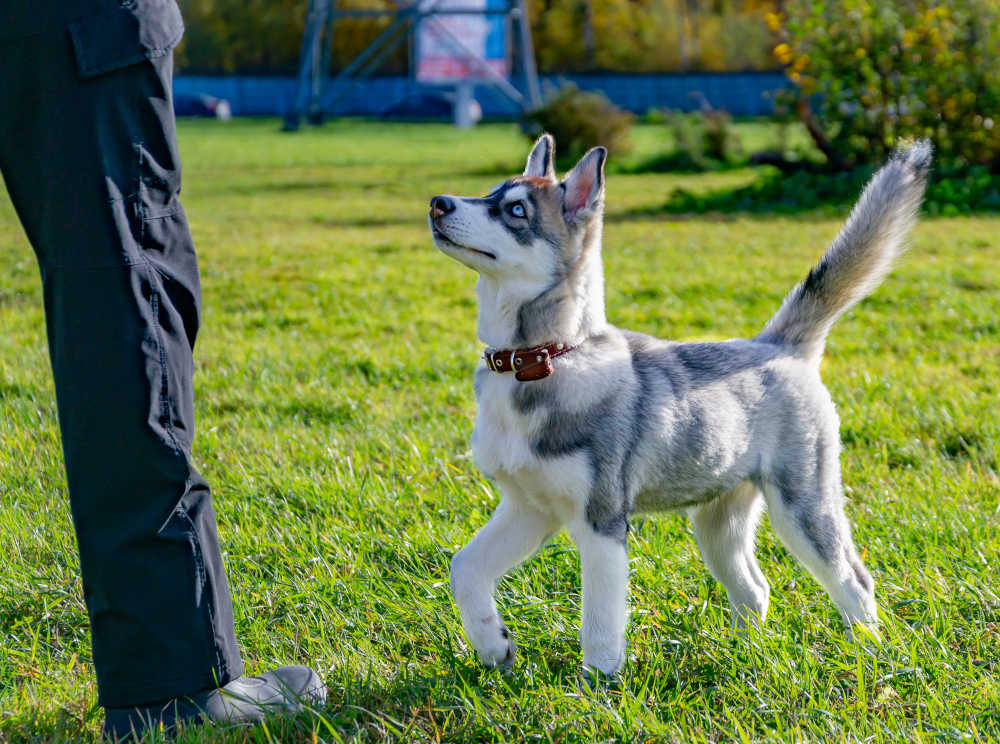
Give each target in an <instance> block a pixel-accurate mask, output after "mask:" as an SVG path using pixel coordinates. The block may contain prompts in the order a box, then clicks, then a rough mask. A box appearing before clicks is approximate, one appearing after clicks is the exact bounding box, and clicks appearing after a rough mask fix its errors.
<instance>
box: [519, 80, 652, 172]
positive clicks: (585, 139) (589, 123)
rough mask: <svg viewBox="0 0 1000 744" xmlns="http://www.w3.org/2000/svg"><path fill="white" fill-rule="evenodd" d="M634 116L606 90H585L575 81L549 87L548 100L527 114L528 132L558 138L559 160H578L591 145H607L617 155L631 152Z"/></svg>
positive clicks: (531, 134) (530, 134) (534, 135)
mask: <svg viewBox="0 0 1000 744" xmlns="http://www.w3.org/2000/svg"><path fill="white" fill-rule="evenodd" d="M633 118H634V117H633V116H632V114H630V113H629V112H627V111H623V110H622V109H620V108H618V107H617V106H615V105H614V104H613V103H611V101H609V100H608V98H607V96H605V95H604V94H603V93H597V92H589V91H582V90H580V89H579V88H577V87H576V86H575V85H573V84H572V83H567V84H565V85H562V86H561V87H559V88H554V89H550V90H549V91H548V95H547V96H546V101H545V104H544V105H543V106H542V107H541V108H538V109H536V110H535V111H532V112H531V113H529V114H528V115H527V116H526V119H527V121H528V122H529V125H528V126H527V127H525V134H527V135H528V136H529V137H531V138H532V139H533V138H535V137H536V136H538V135H539V134H540V133H541V132H548V133H549V134H551V135H552V136H553V137H555V138H556V148H557V149H556V152H557V153H558V155H559V161H560V163H566V162H569V161H573V160H576V159H577V158H578V157H580V156H581V155H583V153H585V152H586V151H587V150H589V149H590V148H591V147H596V146H597V145H604V146H605V147H607V148H608V151H609V152H610V153H612V154H615V155H620V154H622V153H625V152H628V151H629V149H630V145H629V139H628V137H629V132H630V131H631V129H632V121H633Z"/></svg>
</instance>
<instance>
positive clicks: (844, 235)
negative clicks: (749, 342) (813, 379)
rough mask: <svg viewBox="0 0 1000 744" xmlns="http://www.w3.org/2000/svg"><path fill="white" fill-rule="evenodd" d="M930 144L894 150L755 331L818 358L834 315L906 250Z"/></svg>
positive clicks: (865, 291) (869, 289)
mask: <svg viewBox="0 0 1000 744" xmlns="http://www.w3.org/2000/svg"><path fill="white" fill-rule="evenodd" d="M932 154H933V150H932V148H931V144H930V142H928V141H927V140H921V141H919V142H917V143H915V144H913V145H911V146H909V147H908V148H905V149H904V148H901V149H899V150H897V151H896V153H895V154H894V156H893V157H892V159H891V160H890V161H889V162H888V163H887V164H886V165H885V166H884V167H883V168H882V169H881V170H880V171H879V172H878V173H877V174H875V177H874V178H872V180H871V181H870V182H869V184H868V186H867V187H866V188H865V190H864V192H863V193H862V194H861V198H860V199H859V200H858V203H857V205H855V207H854V209H853V210H852V211H851V215H850V217H848V219H847V224H846V225H845V226H844V229H843V230H842V231H841V232H840V234H839V235H838V236H837V237H836V239H835V240H834V241H833V244H832V245H831V246H830V248H829V249H828V250H827V252H826V253H825V254H824V255H823V257H822V259H820V262H819V263H818V264H817V265H816V266H815V268H813V270H812V271H810V272H809V276H807V277H806V280H805V281H804V282H801V283H800V284H798V285H797V286H796V287H795V288H794V289H792V291H791V292H789V293H788V295H787V296H786V297H785V300H784V302H783V303H782V304H781V307H780V308H779V309H778V312H777V313H775V315H774V317H772V318H771V320H770V321H768V323H767V325H766V326H765V327H764V330H763V331H762V332H761V334H760V335H759V336H758V337H757V338H758V340H760V341H765V342H769V343H776V344H780V345H784V346H787V347H790V348H791V349H792V350H793V351H794V353H796V354H797V355H799V356H802V357H805V358H808V359H814V360H816V361H819V358H820V356H821V355H822V353H823V346H824V344H825V342H826V336H827V334H828V333H829V332H830V328H831V327H832V326H833V324H834V323H835V322H836V320H837V318H839V317H840V316H841V315H843V314H844V313H845V312H847V311H848V310H849V309H850V308H851V307H852V306H853V305H855V304H856V303H858V302H859V301H861V300H862V299H864V298H865V297H866V296H867V295H868V294H869V293H870V292H872V290H874V289H875V287H877V286H878V285H879V284H880V283H881V281H882V279H883V278H885V275H886V274H887V273H888V272H889V270H890V269H891V268H892V263H893V261H894V260H895V259H896V257H897V256H899V255H900V254H901V253H902V252H903V250H904V243H903V239H904V238H905V237H906V233H907V232H908V231H909V229H910V227H912V225H913V222H914V220H915V219H916V215H917V210H918V209H919V208H920V203H921V201H922V200H923V194H924V187H925V186H926V183H927V174H928V171H929V170H930V164H931V156H932Z"/></svg>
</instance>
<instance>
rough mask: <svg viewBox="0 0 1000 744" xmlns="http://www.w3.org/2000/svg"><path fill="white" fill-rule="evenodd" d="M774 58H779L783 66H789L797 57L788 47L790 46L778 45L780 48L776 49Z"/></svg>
mask: <svg viewBox="0 0 1000 744" xmlns="http://www.w3.org/2000/svg"><path fill="white" fill-rule="evenodd" d="M774 56H775V57H777V58H778V60H779V61H780V62H781V64H783V65H787V64H789V63H790V62H791V61H792V60H793V59H794V58H795V55H794V54H793V53H792V48H791V47H790V46H788V44H784V43H782V44H778V46H776V47H775V48H774Z"/></svg>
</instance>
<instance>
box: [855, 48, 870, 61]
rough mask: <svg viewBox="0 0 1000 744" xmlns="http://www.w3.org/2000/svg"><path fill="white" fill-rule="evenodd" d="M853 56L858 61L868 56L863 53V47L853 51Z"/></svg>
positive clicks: (866, 53)
mask: <svg viewBox="0 0 1000 744" xmlns="http://www.w3.org/2000/svg"><path fill="white" fill-rule="evenodd" d="M854 56H855V57H857V58H858V59H864V58H865V57H867V56H868V52H867V51H865V48H864V47H858V48H857V49H855V50H854Z"/></svg>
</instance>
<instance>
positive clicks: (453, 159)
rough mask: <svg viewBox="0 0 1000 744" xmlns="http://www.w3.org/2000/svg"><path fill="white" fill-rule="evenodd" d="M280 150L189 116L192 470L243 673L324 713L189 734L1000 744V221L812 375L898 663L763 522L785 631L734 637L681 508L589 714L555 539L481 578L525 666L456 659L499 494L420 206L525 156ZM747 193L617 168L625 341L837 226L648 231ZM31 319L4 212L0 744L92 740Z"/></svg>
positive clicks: (612, 289) (852, 323) (719, 182)
mask: <svg viewBox="0 0 1000 744" xmlns="http://www.w3.org/2000/svg"><path fill="white" fill-rule="evenodd" d="M755 126H756V125H755ZM277 128H278V124H277V122H275V121H234V122H230V123H228V124H224V125H222V124H218V123H215V122H182V124H181V126H180V140H181V149H182V155H183V159H184V163H185V168H186V171H185V189H184V201H185V205H186V208H187V211H188V214H189V217H190V220H191V224H192V229H193V232H194V235H195V239H196V242H197V244H198V247H199V251H200V257H201V266H202V275H203V282H204V298H205V312H204V326H203V330H202V333H201V334H200V335H199V342H198V343H199V346H198V349H197V354H196V358H197V368H198V371H197V377H196V387H197V411H198V416H199V422H198V423H199V433H198V438H197V440H196V446H195V453H194V456H195V460H196V462H197V464H198V466H199V468H200V469H201V470H202V471H203V472H204V473H205V475H206V476H207V477H208V479H209V481H210V482H211V483H212V484H213V487H214V493H215V496H216V510H217V512H218V514H219V519H220V527H221V537H222V543H223V547H224V550H225V552H226V559H227V563H228V567H229V571H230V580H231V584H232V589H233V595H234V600H235V606H236V623H237V630H238V633H239V636H240V638H241V639H242V644H243V648H244V650H245V655H246V658H247V663H248V668H249V669H250V670H251V671H255V670H263V669H265V668H268V667H271V666H274V665H276V664H279V663H285V662H290V661H300V662H307V663H310V664H313V665H314V666H315V667H316V668H318V669H319V670H320V671H321V672H322V674H323V675H324V677H325V679H326V681H327V683H328V685H329V690H330V704H329V706H328V707H327V709H326V710H325V711H323V715H322V717H321V718H318V719H311V718H308V717H306V718H302V719H299V720H294V721H291V722H284V723H274V724H272V725H270V726H269V727H268V728H258V729H253V730H250V731H241V732H233V731H228V732H227V731H212V732H199V731H196V730H190V731H188V732H186V733H185V734H184V735H183V736H182V741H184V742H195V741H212V742H263V741H301V742H308V741H313V740H317V741H330V742H332V741H360V742H382V741H388V742H402V741H439V740H440V741H448V742H459V741H463V742H472V741H477V742H478V741H566V742H594V741H628V742H636V741H677V742H697V741H713V742H715V741H739V742H749V741H771V740H781V741H814V742H825V741H834V740H845V741H859V742H860V741H865V742H891V741H899V740H904V739H905V740H913V741H938V740H941V741H951V740H956V741H970V742H986V741H995V740H997V737H1000V683H998V676H1000V595H998V593H1000V589H998V586H1000V536H998V531H1000V514H998V496H1000V485H998V478H997V472H998V469H1000V424H998V408H1000V405H998V404H1000V394H998V393H1000V391H998V386H1000V268H998V267H1000V263H998V248H1000V238H998V237H997V236H998V235H1000V218H998V217H996V216H990V217H962V218H949V219H945V218H935V219H925V220H923V221H922V222H921V223H920V225H919V226H918V227H917V229H916V231H915V234H914V236H913V241H912V249H911V251H910V253H909V254H908V255H907V256H906V258H905V259H904V260H903V261H902V263H901V265H900V266H899V268H898V269H897V270H896V271H895V272H894V273H893V274H892V275H891V276H890V277H889V279H888V280H887V281H886V283H885V284H884V285H883V286H882V287H881V288H880V289H879V290H878V292H877V293H876V294H875V295H874V297H872V298H871V299H869V300H867V301H866V302H865V303H863V304H862V305H861V306H859V307H858V308H857V309H855V310H854V311H853V312H851V313H850V314H849V315H848V316H847V317H846V318H844V319H843V320H842V321H841V322H840V323H839V324H838V325H837V327H836V329H835V330H834V332H833V334H832V337H831V339H830V343H829V347H828V350H827V355H826V360H825V361H824V363H823V375H824V378H825V380H826V381H827V384H828V385H829V387H830V389H831V391H832V394H833V397H834V399H835V400H836V402H837V404H838V406H839V410H840V414H841V418H842V423H843V435H844V442H845V448H844V454H843V468H844V480H845V483H846V484H847V485H848V488H849V496H850V503H849V505H848V512H849V515H850V517H851V519H852V520H853V521H854V523H855V524H856V537H857V541H858V544H859V546H861V547H863V550H864V556H865V560H866V561H867V564H868V566H869V567H870V569H871V571H872V573H873V575H874V577H875V580H876V583H877V590H876V591H877V596H878V601H879V605H880V611H881V614H882V617H883V618H884V635H885V640H884V643H883V644H882V645H881V646H879V647H878V648H875V649H871V650H869V649H865V648H864V647H862V646H860V645H857V644H854V643H852V642H850V641H848V640H847V639H846V638H845V636H844V633H843V631H842V629H841V627H840V622H839V619H838V618H837V616H836V613H835V611H834V609H833V606H832V604H831V603H830V601H829V599H828V598H827V596H826V595H825V594H824V592H823V591H822V589H821V588H820V587H819V586H818V585H817V584H816V583H815V582H814V581H813V580H812V579H811V578H809V577H808V576H807V575H806V574H805V573H804V572H803V570H802V569H801V568H800V567H799V566H798V565H797V564H796V563H795V562H794V560H793V559H792V558H791V557H790V556H789V555H788V554H787V553H786V552H785V550H784V549H783V548H782V547H781V546H780V545H779V544H777V543H776V542H775V540H774V538H773V535H772V532H771V530H770V528H769V527H767V526H766V525H765V526H764V527H763V528H762V530H761V533H760V540H759V543H760V548H759V554H760V559H761V564H762V568H763V570H764V572H765V574H767V576H768V578H769V579H770V582H771V585H772V589H773V593H772V603H771V608H772V609H771V616H770V618H769V622H768V625H767V627H766V628H765V629H764V630H763V631H760V632H756V631H755V632H751V633H750V634H749V635H748V636H746V637H740V636H736V635H734V634H733V633H732V632H731V631H730V630H729V628H728V622H729V609H728V603H727V601H726V596H725V591H724V590H723V589H722V587H720V586H719V585H717V584H716V583H715V582H714V581H713V580H712V579H711V578H710V577H709V575H708V573H707V571H706V570H705V568H704V567H703V566H702V564H701V562H700V560H699V558H698V556H697V551H696V548H695V545H694V540H693V538H692V536H691V534H690V529H689V527H688V525H687V522H686V520H685V519H683V518H682V517H680V516H672V515H667V516H663V517H659V518H656V519H640V520H637V523H636V529H635V533H634V535H633V537H632V540H631V552H630V555H631V562H632V569H633V578H632V589H631V603H632V608H633V610H632V621H631V624H630V626H629V631H628V640H629V657H628V661H627V664H626V666H625V673H624V679H623V681H622V684H621V689H620V690H619V691H614V690H611V691H603V692H599V693H597V694H594V695H584V694H581V693H580V691H579V688H578V683H577V673H578V668H579V665H580V651H579V646H578V642H577V639H576V634H577V627H578V616H579V609H580V590H579V577H578V565H577V563H578V561H577V557H576V554H575V552H574V550H573V547H572V544H571V542H570V541H569V540H568V539H567V538H566V537H565V536H560V537H558V538H556V540H555V541H554V542H552V543H551V544H550V545H549V546H548V547H546V548H545V549H544V550H543V551H542V553H541V555H539V556H538V557H537V558H535V559H534V560H532V561H530V562H529V563H527V564H526V565H525V566H523V567H522V568H520V569H518V570H516V571H515V572H513V573H512V574H511V575H510V576H509V577H508V578H507V579H506V580H504V581H503V582H502V583H501V585H500V587H499V591H498V601H499V604H500V606H501V608H502V610H503V611H504V613H505V615H506V618H507V621H508V624H509V626H510V628H511V631H512V632H513V634H514V635H515V637H516V638H517V641H518V644H519V646H520V655H519V658H518V661H517V664H516V666H515V669H514V670H513V672H512V673H510V674H508V675H503V674H499V673H496V672H490V671H486V670H484V669H482V668H481V667H480V666H479V665H478V664H477V662H476V661H475V659H474V655H473V653H472V652H471V651H470V650H469V648H468V646H467V643H466V641H465V638H464V636H463V634H462V630H461V627H460V625H459V622H458V620H457V616H456V613H455V610H454V607H453V604H452V602H451V598H450V595H449V590H448V584H447V573H448V562H449V559H450V557H451V555H452V554H453V553H454V552H455V551H456V550H457V549H459V548H460V547H461V546H462V545H463V544H464V543H465V542H466V541H468V540H469V538H470V537H471V536H472V535H473V533H474V532H475V530H476V529H477V528H479V527H480V526H481V525H482V524H483V523H484V522H485V520H486V518H487V516H488V514H489V513H490V511H491V509H492V508H493V507H494V506H495V505H496V503H497V493H496V490H495V489H494V488H493V487H492V486H491V485H490V484H489V483H488V482H487V481H486V480H484V479H483V478H482V477H481V476H480V475H479V474H478V472H477V471H476V469H475V467H474V465H473V463H472V461H471V459H470V456H469V435H470V432H471V428H472V420H473V413H474V401H473V395H472V370H473V367H474V365H475V363H476V357H477V354H478V353H479V350H480V345H479V343H478V342H477V341H476V338H475V312H476V311H475V303H474V293H473V275H472V274H471V272H469V271H468V270H466V269H463V268H462V267H460V266H459V265H457V264H456V263H455V262H453V261H451V260H449V259H447V258H445V257H444V256H443V255H441V254H439V253H438V252H437V251H435V250H434V248H433V246H432V245H431V242H430V240H429V237H428V234H427V229H426V222H425V214H426V208H427V200H428V197H429V196H430V195H433V194H435V193H440V192H450V193H483V192H486V191H487V190H488V189H489V188H490V187H491V186H492V185H493V184H495V183H496V182H497V181H498V180H500V178H501V176H500V175H499V174H501V173H503V174H508V173H510V172H513V171H515V170H519V169H520V167H521V164H522V163H523V158H524V156H525V155H526V149H527V143H526V142H525V141H524V140H523V139H521V138H520V136H519V135H518V134H517V132H516V130H515V128H514V127H513V125H487V126H482V127H479V128H477V129H476V130H474V131H471V132H464V133H463V132H458V131H455V130H453V129H451V128H449V127H447V126H443V125H393V124H382V123H369V122H336V123H331V124H328V125H326V126H325V127H324V128H322V129H321V130H318V131H316V130H313V131H303V132H301V133H299V134H297V135H294V136H288V135H281V134H279V133H278V132H277ZM638 140H639V143H640V145H641V146H643V147H650V148H652V147H653V146H654V143H655V133H651V132H650V131H649V130H647V129H644V128H642V127H640V131H639V137H638ZM643 143H646V144H643ZM754 177H755V174H754V172H753V171H752V170H749V169H741V170H734V171H726V172H720V173H711V174H702V175H683V176H675V175H669V174H649V175H626V174H616V173H612V174H611V175H610V178H609V182H608V198H607V201H608V224H607V227H606V230H605V263H606V269H607V274H608V315H609V317H610V318H611V319H612V321H613V322H615V323H617V324H618V325H622V326H625V327H629V328H633V329H636V330H641V331H646V332H649V333H653V334H657V335H659V336H666V337H672V338H678V339H721V338H727V337H730V336H737V335H744V336H745V335H749V334H753V333H755V332H756V331H758V330H759V329H760V328H761V326H762V325H763V324H764V322H765V321H766V320H767V318H768V317H769V316H770V314H771V313H772V312H773V311H774V310H775V308H776V307H777V306H778V303H779V302H780V300H781V298H782V296H783V295H784V293H785V292H786V291H787V290H788V288H790V287H791V286H792V284H793V283H794V282H795V281H797V280H798V279H800V278H801V277H802V276H804V274H805V272H806V271H807V270H808V268H809V267H810V266H811V265H812V263H813V262H814V260H815V259H816V258H817V257H818V255H819V253H820V252H821V251H822V249H823V247H824V246H825V245H826V244H827V242H828V241H829V240H830V239H831V238H832V237H833V235H834V234H835V233H836V231H837V229H838V221H839V219H831V218H830V217H829V216H825V215H818V214H801V215H797V216H794V217H791V216H781V217H772V216H766V215H753V216H743V215H739V214H731V215H722V216H716V217H715V218H706V217H704V216H680V217H677V216H674V217H670V218H667V217H665V216H663V215H658V214H655V211H656V207H657V206H658V205H661V204H662V203H663V202H664V200H665V199H666V198H667V196H668V195H669V193H670V192H671V191H672V190H673V189H674V188H676V187H678V186H683V187H685V188H687V189H689V190H693V191H698V190H710V189H715V188H719V187H722V186H738V185H742V184H745V183H748V182H749V181H751V180H752V179H753V178H754ZM41 304H42V300H41V292H40V285H39V279H38V273H37V269H36V267H35V264H34V260H33V256H32V254H31V250H30V248H29V247H28V244H27V242H26V240H25V238H24V236H23V233H22V232H21V229H20V227H19V226H18V224H17V221H16V218H15V215H14V213H13V209H12V207H11V206H10V203H9V201H8V200H6V199H5V198H0V547H2V549H3V550H4V552H5V560H4V562H3V565H2V566H0V742H8V741H11V742H14V741H33V742H50V741H81V740H82V741H88V740H92V739H94V738H96V736H97V733H98V731H99V727H100V723H101V713H100V709H98V708H96V707H95V699H96V693H95V686H94V681H93V678H92V667H91V663H90V650H89V645H88V636H87V620H86V613H85V611H84V607H83V602H82V598H81V592H80V586H79V579H78V566H77V558H76V552H75V544H74V539H73V535H72V530H71V526H70V521H69V508H68V503H67V498H66V486H65V481H64V475H63V469H62V457H61V452H60V445H59V438H58V429H57V424H56V417H55V403H54V399H53V392H52V390H53V388H52V382H51V379H50V372H49V365H48V358H47V352H46V349H45V344H44V323H43V315H42V309H41Z"/></svg>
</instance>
